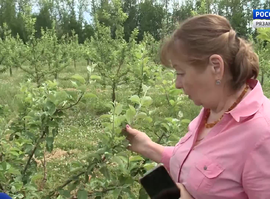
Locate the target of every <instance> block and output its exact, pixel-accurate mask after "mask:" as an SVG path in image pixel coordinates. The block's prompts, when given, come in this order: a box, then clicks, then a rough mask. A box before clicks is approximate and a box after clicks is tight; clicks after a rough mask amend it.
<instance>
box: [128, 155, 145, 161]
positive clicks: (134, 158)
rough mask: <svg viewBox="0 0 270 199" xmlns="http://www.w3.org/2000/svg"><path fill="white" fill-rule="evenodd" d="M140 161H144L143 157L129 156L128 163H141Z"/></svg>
mask: <svg viewBox="0 0 270 199" xmlns="http://www.w3.org/2000/svg"><path fill="white" fill-rule="evenodd" d="M142 160H144V159H143V157H141V156H139V155H137V156H130V157H129V161H130V162H137V161H142Z"/></svg>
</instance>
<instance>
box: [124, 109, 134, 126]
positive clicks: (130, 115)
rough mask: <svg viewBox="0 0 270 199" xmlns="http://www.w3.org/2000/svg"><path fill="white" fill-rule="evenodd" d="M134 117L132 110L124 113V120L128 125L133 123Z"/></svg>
mask: <svg viewBox="0 0 270 199" xmlns="http://www.w3.org/2000/svg"><path fill="white" fill-rule="evenodd" d="M135 115H136V112H134V111H133V110H132V109H128V110H127V112H126V119H127V122H128V123H129V124H131V123H132V122H133V118H134V116H135Z"/></svg>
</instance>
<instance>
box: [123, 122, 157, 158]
mask: <svg viewBox="0 0 270 199" xmlns="http://www.w3.org/2000/svg"><path fill="white" fill-rule="evenodd" d="M125 130H126V132H127V134H126V136H127V140H128V141H129V143H130V146H129V147H128V149H129V150H131V151H133V152H136V153H139V154H143V153H144V151H145V149H146V147H147V146H148V145H150V143H151V142H152V140H151V139H150V138H149V137H148V136H147V135H146V134H145V133H144V132H141V131H138V130H137V129H133V128H131V127H130V126H129V125H127V126H126V129H125Z"/></svg>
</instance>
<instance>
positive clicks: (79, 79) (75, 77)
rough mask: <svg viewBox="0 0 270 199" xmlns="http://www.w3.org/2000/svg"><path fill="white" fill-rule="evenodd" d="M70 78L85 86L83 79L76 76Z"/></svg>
mask: <svg viewBox="0 0 270 199" xmlns="http://www.w3.org/2000/svg"><path fill="white" fill-rule="evenodd" d="M71 78H72V79H75V80H77V81H78V82H80V83H81V84H85V79H84V78H83V77H82V76H80V75H78V74H75V75H73V76H72V77H71Z"/></svg>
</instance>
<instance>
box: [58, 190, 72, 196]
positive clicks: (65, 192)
mask: <svg viewBox="0 0 270 199" xmlns="http://www.w3.org/2000/svg"><path fill="white" fill-rule="evenodd" d="M59 193H60V195H61V196H64V197H65V198H70V192H69V191H67V190H60V191H59Z"/></svg>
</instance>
